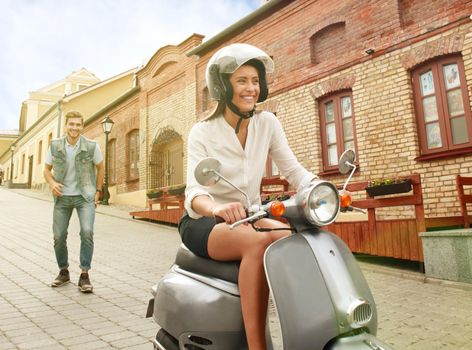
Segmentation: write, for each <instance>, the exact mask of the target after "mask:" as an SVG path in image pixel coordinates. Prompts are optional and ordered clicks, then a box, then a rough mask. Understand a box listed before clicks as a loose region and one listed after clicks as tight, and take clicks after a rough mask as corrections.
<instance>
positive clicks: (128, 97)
mask: <svg viewBox="0 0 472 350" xmlns="http://www.w3.org/2000/svg"><path fill="white" fill-rule="evenodd" d="M202 39H203V37H202V36H201V35H198V34H193V35H191V36H190V37H189V38H187V39H186V40H184V41H183V42H182V43H180V44H179V45H167V46H164V47H162V48H160V49H159V50H158V51H157V52H156V53H155V54H154V55H153V57H151V59H150V60H149V61H148V62H147V64H145V65H144V66H143V67H140V68H139V69H138V71H137V72H136V77H135V84H134V86H133V87H132V88H131V89H130V90H129V91H127V92H126V93H124V94H123V95H122V96H120V97H119V98H117V99H116V100H115V101H114V102H113V103H111V104H109V105H108V106H105V107H104V108H103V109H102V110H100V111H99V112H97V113H96V114H95V115H94V116H92V117H91V118H90V119H89V120H88V121H87V122H86V129H85V134H86V135H87V137H90V138H92V139H101V140H102V142H103V145H102V149H104V147H105V144H104V137H103V131H102V127H101V125H100V123H101V121H102V120H103V119H104V118H105V117H106V116H109V117H110V118H111V119H112V120H113V121H114V123H115V124H114V127H113V129H112V132H111V134H110V135H109V144H108V146H109V148H108V151H109V158H108V159H109V183H110V185H111V187H110V194H111V200H112V201H113V202H114V203H122V204H133V205H137V206H144V205H145V203H146V191H147V190H149V189H155V188H161V187H169V186H174V185H180V184H183V183H184V181H185V179H184V173H183V171H184V158H183V153H184V149H185V144H186V139H187V135H188V133H189V131H190V128H191V127H192V125H193V123H194V122H195V115H196V112H195V73H194V71H195V70H194V67H195V59H196V58H195V57H188V56H187V55H186V52H188V51H189V50H191V49H193V48H195V47H196V46H198V45H199V44H201V42H202Z"/></svg>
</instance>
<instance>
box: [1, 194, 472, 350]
mask: <svg viewBox="0 0 472 350" xmlns="http://www.w3.org/2000/svg"><path fill="white" fill-rule="evenodd" d="M122 209H124V208H117V207H115V206H109V207H99V209H97V211H98V214H97V217H96V225H95V253H94V259H93V264H92V270H91V272H90V277H91V280H92V283H93V285H94V293H93V294H82V293H80V292H79V290H78V288H77V285H76V283H77V279H78V276H79V268H78V264H79V262H78V255H79V243H80V241H79V236H78V220H77V217H76V215H75V214H74V216H73V219H72V220H71V227H70V229H69V244H68V246H69V260H70V271H71V279H72V282H73V283H69V284H67V285H66V286H63V287H61V288H55V289H53V288H51V287H49V283H50V282H51V281H52V279H53V278H54V277H55V275H56V274H57V267H56V263H55V258H54V251H53V246H52V233H51V222H52V203H51V200H50V198H49V197H47V200H45V197H44V195H41V194H37V193H34V192H32V191H28V190H6V189H4V188H2V187H0V349H2V350H3V349H81V350H82V349H152V345H151V343H150V340H151V339H152V338H153V337H154V335H155V333H156V328H157V327H156V325H155V324H154V323H153V321H152V319H146V318H144V314H145V311H146V306H147V300H148V299H149V296H150V287H151V286H152V285H153V284H155V283H156V282H157V281H158V279H159V278H160V277H161V276H162V275H163V274H164V273H165V272H166V271H167V269H168V268H169V266H170V265H171V263H172V260H173V257H174V255H175V252H176V250H177V247H178V245H179V243H180V239H179V237H178V234H177V232H176V229H175V228H173V227H167V226H163V225H157V224H152V223H147V222H141V221H135V220H132V219H130V218H129V216H128V214H127V212H125V211H123V210H122ZM361 267H362V269H363V271H364V273H365V275H366V278H367V280H368V281H369V284H370V286H371V288H372V292H373V294H374V297H375V299H376V301H377V307H378V311H379V331H378V336H379V338H381V339H382V340H384V341H386V342H388V343H390V344H391V345H392V346H393V347H394V348H395V349H397V350H398V349H411V350H419V349H424V350H435V349H472V345H471V344H472V288H471V286H469V285H464V284H458V283H446V282H444V281H428V283H424V278H423V276H422V275H421V274H419V273H414V272H409V271H406V272H405V271H400V270H397V269H392V268H387V267H382V266H378V265H372V264H366V263H361ZM273 315H274V313H273V311H272V317H271V323H272V325H273V326H274V325H276V322H275V319H274V317H273ZM273 328H276V327H275V326H274V327H273ZM280 343H281V342H280V336H278V335H277V334H276V338H275V345H276V347H277V348H278V349H280V348H281V346H280Z"/></svg>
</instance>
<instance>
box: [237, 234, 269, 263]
mask: <svg viewBox="0 0 472 350" xmlns="http://www.w3.org/2000/svg"><path fill="white" fill-rule="evenodd" d="M272 242H273V240H272V237H271V236H270V235H268V234H267V233H266V232H255V233H254V234H253V237H252V238H251V242H249V244H248V245H247V249H246V251H245V252H244V255H252V256H260V257H262V256H263V255H264V252H265V251H266V249H267V247H268V246H269V245H271V244H272Z"/></svg>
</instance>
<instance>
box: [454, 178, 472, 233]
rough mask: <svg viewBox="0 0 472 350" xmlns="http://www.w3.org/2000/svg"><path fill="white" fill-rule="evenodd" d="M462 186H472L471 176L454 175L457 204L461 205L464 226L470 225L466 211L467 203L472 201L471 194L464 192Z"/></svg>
mask: <svg viewBox="0 0 472 350" xmlns="http://www.w3.org/2000/svg"><path fill="white" fill-rule="evenodd" d="M464 186H472V177H469V176H462V175H457V176H456V188H457V195H458V197H459V204H460V207H461V214H462V220H463V225H464V227H466V228H468V227H470V219H469V215H468V213H467V203H472V195H470V194H465V193H464Z"/></svg>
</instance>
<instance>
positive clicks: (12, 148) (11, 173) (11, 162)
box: [10, 145, 16, 183]
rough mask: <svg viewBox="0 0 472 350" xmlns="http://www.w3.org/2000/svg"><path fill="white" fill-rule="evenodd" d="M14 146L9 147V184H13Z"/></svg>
mask: <svg viewBox="0 0 472 350" xmlns="http://www.w3.org/2000/svg"><path fill="white" fill-rule="evenodd" d="M15 149H16V146H15V145H11V146H10V151H11V159H10V182H11V183H13V154H14V152H15Z"/></svg>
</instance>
